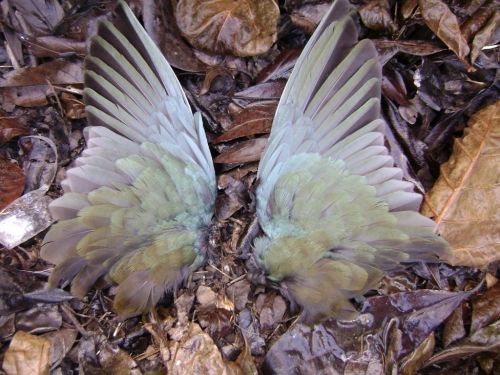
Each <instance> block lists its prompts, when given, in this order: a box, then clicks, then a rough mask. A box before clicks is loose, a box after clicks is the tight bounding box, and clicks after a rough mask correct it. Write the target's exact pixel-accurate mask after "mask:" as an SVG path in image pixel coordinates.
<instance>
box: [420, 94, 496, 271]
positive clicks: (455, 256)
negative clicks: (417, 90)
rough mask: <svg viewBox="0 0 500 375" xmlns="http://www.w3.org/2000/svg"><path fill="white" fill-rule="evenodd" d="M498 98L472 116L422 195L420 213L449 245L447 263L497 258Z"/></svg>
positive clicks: (479, 264)
mask: <svg viewBox="0 0 500 375" xmlns="http://www.w3.org/2000/svg"><path fill="white" fill-rule="evenodd" d="M499 142H500V101H497V102H496V103H494V104H492V105H490V106H488V107H486V108H484V109H482V110H481V111H479V112H478V113H476V114H475V115H474V116H473V117H472V118H471V119H470V120H469V126H468V127H467V128H466V129H465V131H464V136H463V138H461V139H457V140H455V144H454V147H453V154H452V156H451V157H450V159H449V161H448V162H447V163H445V164H443V165H442V166H441V175H440V177H439V179H438V180H437V182H436V184H435V185H434V187H433V188H432V190H431V191H430V192H429V193H427V194H426V196H425V200H424V205H423V209H422V212H423V213H424V214H425V215H427V216H429V217H432V218H433V219H434V220H435V221H436V224H437V227H438V230H439V232H440V233H441V235H442V236H443V237H444V238H445V239H446V240H447V241H448V242H449V243H450V246H451V248H452V255H451V259H450V262H451V263H452V264H455V265H463V266H469V267H478V268H484V267H486V266H487V265H488V264H489V263H491V262H494V261H497V260H499V259H500V232H499V231H498V222H499V216H498V215H499V212H500V203H499V199H498V197H499V196H500V195H499V194H500V185H499V180H500V174H499V173H498V165H499V162H500V159H499V156H500V155H499V146H498V145H499Z"/></svg>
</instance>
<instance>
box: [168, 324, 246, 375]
mask: <svg viewBox="0 0 500 375" xmlns="http://www.w3.org/2000/svg"><path fill="white" fill-rule="evenodd" d="M186 328H188V329H186ZM179 333H180V334H181V335H178V334H179ZM169 334H170V335H171V336H172V340H169V346H170V353H171V356H170V359H169V360H168V362H167V363H166V367H167V368H168V369H169V371H168V373H169V374H170V373H171V374H207V375H212V374H213V375H218V374H235V375H237V374H244V373H247V372H244V371H243V370H244V369H247V368H248V367H247V366H249V368H253V369H254V372H251V373H256V369H255V365H253V360H252V357H251V356H245V361H244V363H243V362H242V361H236V362H231V361H226V360H224V359H223V358H222V355H221V353H220V351H219V349H218V348H217V346H216V345H215V343H214V342H213V340H212V339H211V338H210V336H209V335H208V334H206V333H205V332H203V331H202V330H201V328H200V326H199V325H198V324H196V323H189V322H188V327H175V328H173V329H172V330H171V331H170V332H169Z"/></svg>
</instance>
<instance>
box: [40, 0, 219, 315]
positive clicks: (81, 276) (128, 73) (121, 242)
mask: <svg viewBox="0 0 500 375" xmlns="http://www.w3.org/2000/svg"><path fill="white" fill-rule="evenodd" d="M85 86H86V88H85V102H86V112H87V117H88V120H89V124H90V125H91V126H90V127H87V128H86V129H85V131H84V135H85V138H86V140H87V148H86V149H85V150H84V151H83V153H82V155H81V156H80V157H79V158H78V159H77V160H76V163H75V164H76V165H75V166H74V167H73V168H72V169H70V170H68V172H67V177H66V179H65V180H64V181H63V182H62V186H63V188H64V191H65V194H64V195H63V196H62V197H61V198H59V199H56V200H55V201H54V202H53V203H52V204H51V206H50V209H51V212H52V214H53V216H54V218H55V219H57V220H59V222H58V223H57V224H56V225H54V226H53V227H52V228H51V230H50V231H49V232H48V233H47V236H46V237H45V241H44V242H45V244H44V246H43V247H42V257H43V258H44V259H46V260H47V261H49V262H52V263H55V264H56V267H55V269H54V271H53V272H52V274H51V276H50V279H49V284H50V285H51V286H56V285H57V284H61V283H66V282H71V291H72V293H73V294H75V295H77V296H80V297H81V296H83V295H84V294H85V293H86V292H87V291H88V289H89V288H90V287H91V286H92V285H93V284H94V283H95V282H96V281H97V279H99V278H100V277H103V276H105V277H106V278H107V279H110V281H113V282H115V283H117V284H118V289H117V295H116V297H115V299H114V308H115V309H116V310H117V312H118V313H120V314H121V315H122V316H131V315H136V314H139V313H142V312H146V311H149V310H150V309H152V308H153V307H154V306H155V304H156V303H157V301H158V300H159V299H160V298H161V297H162V296H163V294H164V293H165V292H166V291H168V290H170V289H172V288H174V287H175V286H177V285H178V284H179V283H180V282H182V280H183V279H184V278H185V276H186V275H187V274H188V273H189V272H191V271H192V270H194V269H195V268H197V267H198V266H199V265H200V264H201V263H202V262H203V260H204V243H205V235H206V233H205V229H206V227H207V226H208V225H209V224H210V221H211V218H212V215H213V207H214V201H215V196H216V183H215V173H214V168H213V163H212V157H211V155H210V151H209V149H208V143H207V140H206V136H205V132H204V129H203V124H202V120H201V115H200V113H195V114H194V116H193V114H192V112H191V110H190V108H189V104H188V102H187V99H186V96H185V94H184V92H183V91H182V88H181V85H180V83H179V82H178V80H177V78H176V77H175V75H174V72H173V71H172V69H171V67H170V66H169V64H168V63H167V61H166V60H165V58H164V57H163V55H162V54H161V52H160V50H159V49H158V48H157V47H156V45H155V44H154V43H153V41H152V40H151V39H150V38H149V36H148V35H147V33H146V32H145V30H144V29H143V28H142V26H141V25H140V23H139V22H138V20H137V19H136V18H135V16H134V15H133V13H132V12H131V10H130V9H129V8H128V6H127V5H126V4H125V3H124V2H123V1H119V3H118V6H117V9H116V16H115V20H114V22H113V23H111V22H109V21H101V22H100V24H99V28H98V32H97V35H96V36H95V37H94V38H93V39H92V43H91V47H90V53H89V55H88V57H87V59H86V71H85Z"/></svg>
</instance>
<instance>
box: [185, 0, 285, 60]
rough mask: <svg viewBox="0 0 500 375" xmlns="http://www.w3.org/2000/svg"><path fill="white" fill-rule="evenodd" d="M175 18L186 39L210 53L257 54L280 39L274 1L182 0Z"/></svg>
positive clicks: (276, 8)
mask: <svg viewBox="0 0 500 375" xmlns="http://www.w3.org/2000/svg"><path fill="white" fill-rule="evenodd" d="M175 16H176V20H177V25H178V26H179V29H180V30H181V32H182V34H183V35H184V36H185V37H186V38H187V40H188V41H189V42H190V43H191V44H192V45H193V46H195V47H196V48H200V49H204V50H208V51H210V52H215V53H229V54H233V55H236V56H253V55H258V54H261V53H264V52H266V51H267V50H268V49H269V48H270V47H271V45H272V44H273V43H274V42H275V41H276V38H277V22H278V18H279V8H278V5H277V4H276V2H275V1H274V0H241V1H233V0H212V1H202V0H180V1H179V2H178V3H177V9H176V14H175Z"/></svg>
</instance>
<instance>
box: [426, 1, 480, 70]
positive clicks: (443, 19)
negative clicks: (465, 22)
mask: <svg viewBox="0 0 500 375" xmlns="http://www.w3.org/2000/svg"><path fill="white" fill-rule="evenodd" d="M418 5H419V6H420V11H421V12H422V17H423V18H424V21H425V23H426V24H427V26H429V28H430V29H431V30H432V31H433V32H434V34H436V35H437V36H438V38H439V39H441V40H442V41H443V42H444V43H445V44H446V45H447V46H448V47H449V48H450V49H451V50H452V51H453V52H455V54H456V55H457V56H458V57H459V58H460V59H462V60H464V59H465V57H466V56H467V55H468V54H469V50H470V49H469V46H468V45H467V41H466V40H465V38H464V36H463V35H462V33H461V32H460V25H459V23H458V19H457V17H456V16H455V15H454V14H453V12H452V11H451V10H450V8H448V6H447V5H446V4H445V3H444V2H443V1H441V0H419V1H418Z"/></svg>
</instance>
